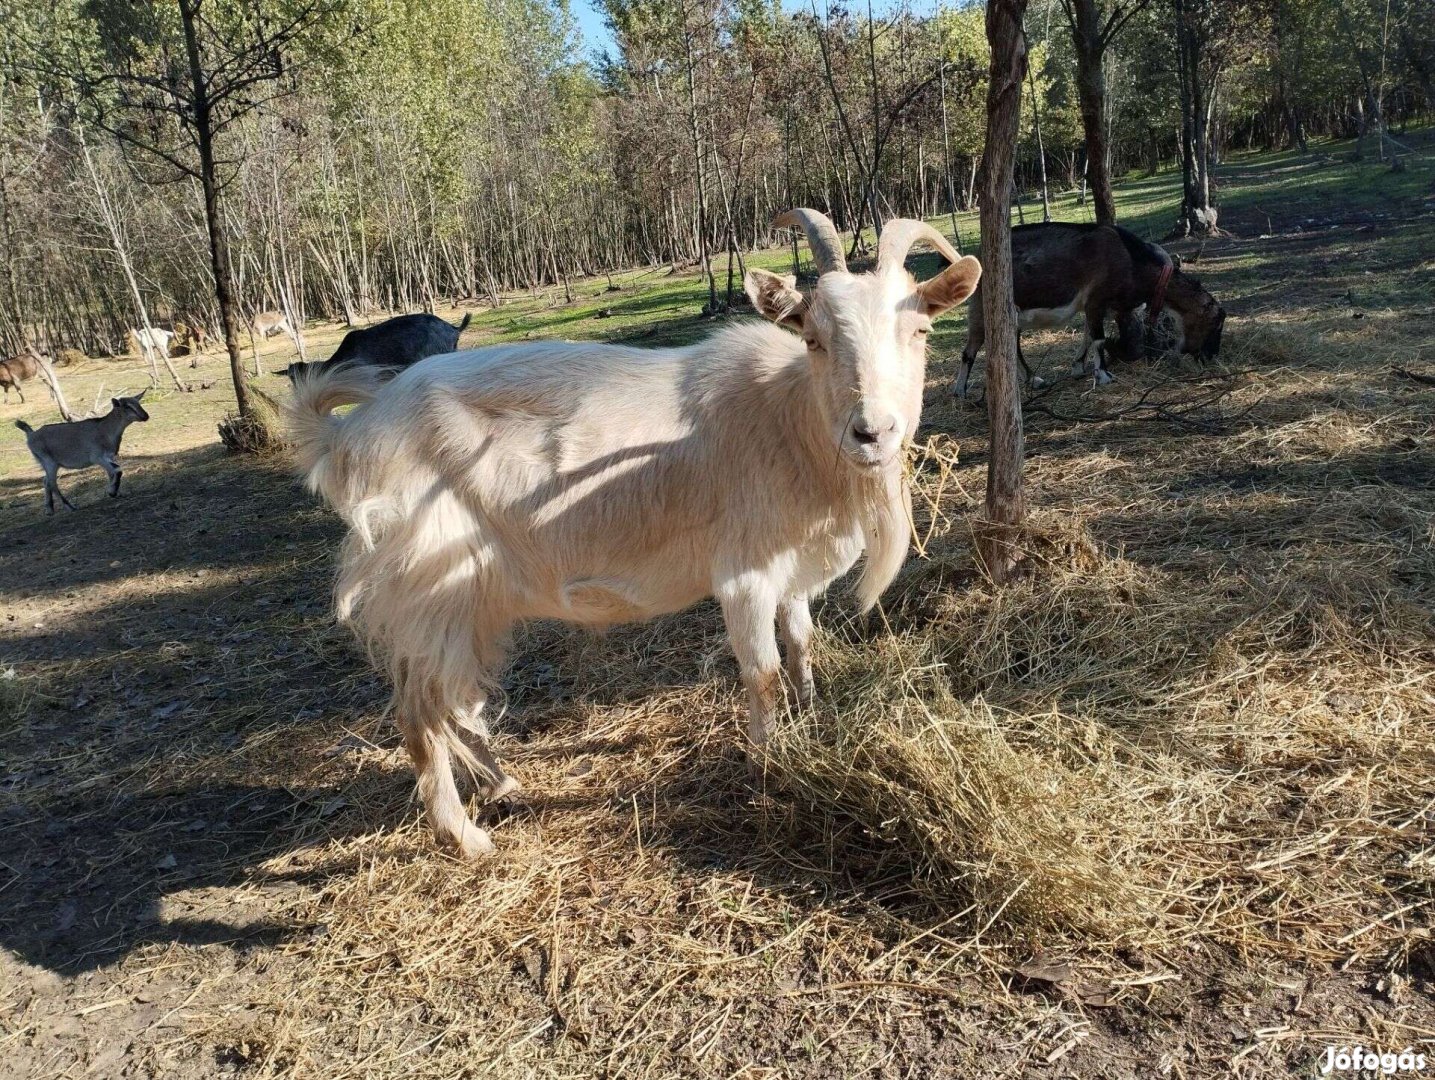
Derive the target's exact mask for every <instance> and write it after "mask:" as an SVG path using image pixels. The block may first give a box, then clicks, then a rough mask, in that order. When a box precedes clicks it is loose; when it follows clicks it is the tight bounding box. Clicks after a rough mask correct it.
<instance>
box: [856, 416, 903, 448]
mask: <svg viewBox="0 0 1435 1080" xmlns="http://www.w3.org/2000/svg"><path fill="white" fill-rule="evenodd" d="M896 427H897V418H896V417H895V416H893V415H892V414H891V413H886V414H883V415H879V416H865V415H864V416H858V417H857V418H856V419H854V420H853V421H852V441H853V442H855V443H857V445H858V446H872V445H873V444H875V443H878V442H881V441H882V436H884V435H890V434H891V433H892V432H893V431H894V430H896Z"/></svg>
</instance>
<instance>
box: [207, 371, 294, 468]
mask: <svg viewBox="0 0 1435 1080" xmlns="http://www.w3.org/2000/svg"><path fill="white" fill-rule="evenodd" d="M249 396H250V401H249V414H248V415H247V416H244V415H241V414H239V413H237V412H229V413H225V415H224V418H223V419H222V420H220V421H219V441H220V442H222V443H223V444H224V448H225V449H226V450H228V451H229V452H230V453H233V454H276V453H280V452H281V451H283V450H284V447H285V445H286V444H285V441H284V434H283V431H284V426H283V423H282V422H281V421H280V419H279V416H280V411H279V405H278V403H277V402H276V401H275V400H274V399H273V398H272V397H270V396H269V395H268V394H266V393H264V391H262V390H260V389H259V388H258V387H254V386H251V387H249Z"/></svg>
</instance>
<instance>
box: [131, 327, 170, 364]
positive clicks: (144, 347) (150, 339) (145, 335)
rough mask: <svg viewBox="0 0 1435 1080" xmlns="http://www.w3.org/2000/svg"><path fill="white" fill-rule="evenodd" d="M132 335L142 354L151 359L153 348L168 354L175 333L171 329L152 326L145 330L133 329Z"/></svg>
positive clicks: (161, 353)
mask: <svg viewBox="0 0 1435 1080" xmlns="http://www.w3.org/2000/svg"><path fill="white" fill-rule="evenodd" d="M130 337H132V338H133V339H134V342H135V344H136V345H137V346H139V351H140V355H141V356H143V357H144V358H145V359H149V354H150V350H151V349H153V350H154V351H155V352H157V353H159V355H161V356H168V355H169V343H170V341H172V340H173V338H174V334H173V333H172V332H171V331H169V330H159V329H157V328H155V327H153V326H150V327H146V328H145V329H144V330H131V331H130Z"/></svg>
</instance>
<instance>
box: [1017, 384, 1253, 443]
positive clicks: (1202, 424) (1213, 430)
mask: <svg viewBox="0 0 1435 1080" xmlns="http://www.w3.org/2000/svg"><path fill="white" fill-rule="evenodd" d="M1243 374H1246V372H1240V371H1238V372H1232V373H1231V374H1229V375H1225V376H1222V378H1223V379H1224V380H1225V382H1224V385H1221V386H1217V387H1214V388H1212V389H1210V390H1209V391H1208V392H1206V393H1204V394H1201V395H1199V396H1197V397H1194V398H1187V397H1179V396H1178V397H1170V398H1164V399H1161V400H1156V401H1152V400H1151V397H1152V395H1153V394H1155V393H1156V392H1157V391H1159V390H1162V389H1165V388H1167V387H1169V386H1170V385H1171V382H1166V383H1160V384H1157V385H1156V386H1151V387H1148V388H1147V389H1146V390H1145V391H1144V392H1143V393H1142V394H1141V396H1140V397H1139V398H1137V399H1136V400H1135V401H1134V402H1132V403H1131V404H1130V405H1126V406H1123V407H1122V408H1119V409H1113V410H1112V411H1111V412H1105V413H1062V412H1058V411H1056V410H1055V409H1053V408H1052V407H1051V406H1050V405H1043V404H1040V403H1039V401H1038V399H1037V397H1036V396H1035V395H1034V396H1033V397H1032V398H1029V399H1028V401H1027V405H1026V411H1027V412H1028V413H1033V414H1042V415H1046V416H1050V417H1051V418H1052V419H1053V420H1059V421H1061V422H1062V423H1067V424H1101V423H1107V422H1109V421H1112V420H1134V421H1139V422H1164V423H1168V424H1174V425H1176V426H1177V427H1184V428H1186V429H1187V430H1189V431H1195V432H1199V433H1200V434H1203V435H1219V434H1222V433H1224V432H1225V431H1227V430H1229V429H1230V427H1231V426H1232V425H1234V424H1236V423H1238V422H1239V421H1241V420H1243V419H1245V418H1246V417H1247V416H1249V415H1250V413H1251V411H1252V410H1253V409H1254V408H1255V407H1256V405H1259V404H1260V402H1259V401H1257V402H1253V403H1252V404H1251V405H1249V406H1247V407H1246V408H1245V409H1242V410H1241V411H1240V412H1239V413H1236V414H1235V415H1232V416H1227V415H1225V414H1224V413H1221V412H1219V410H1218V411H1217V412H1216V414H1215V415H1214V416H1213V415H1209V414H1208V413H1207V410H1210V409H1212V408H1214V406H1216V405H1217V404H1218V403H1219V402H1221V401H1222V400H1224V399H1225V398H1227V397H1229V396H1230V395H1231V394H1233V393H1234V392H1235V391H1236V389H1237V387H1236V385H1235V379H1236V377H1237V376H1239V375H1243ZM1204 379H1205V376H1200V377H1198V378H1195V379H1185V380H1172V381H1173V382H1176V383H1183V382H1184V383H1187V384H1189V383H1193V382H1201V381H1204ZM1042 396H1045V395H1044V394H1043V395H1042Z"/></svg>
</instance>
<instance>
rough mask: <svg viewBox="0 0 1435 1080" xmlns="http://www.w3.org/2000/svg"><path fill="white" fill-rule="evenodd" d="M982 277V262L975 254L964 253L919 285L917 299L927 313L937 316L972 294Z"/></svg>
mask: <svg viewBox="0 0 1435 1080" xmlns="http://www.w3.org/2000/svg"><path fill="white" fill-rule="evenodd" d="M981 279H982V264H981V263H979V262H977V260H976V258H975V257H974V256H971V255H963V256H962V257H961V258H960V259H958V260H957V261H956V262H954V263H952V265H951V266H949V267H947V268H946V269H945V270H943V271H942V272H941V273H940V274H938V275H937V276H936V277H934V278H929V279H928V280H926V281H924V282H922V284H920V285H918V286H917V299H918V300H919V301H921V304H922V307H923V309H924V310H925V311H926V313H927V314H928V315H929V316H931V317H933V318H935V317H936V316H938V315H940V314H941V313H942V312H944V311H946V310H947V309H948V308H953V307H956V306H957V305H958V304H960V303H961V302H962V301H963V300H965V299H966V298H967V297H969V296H971V295H972V293H973V292H975V291H976V288H977V282H979V281H981Z"/></svg>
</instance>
